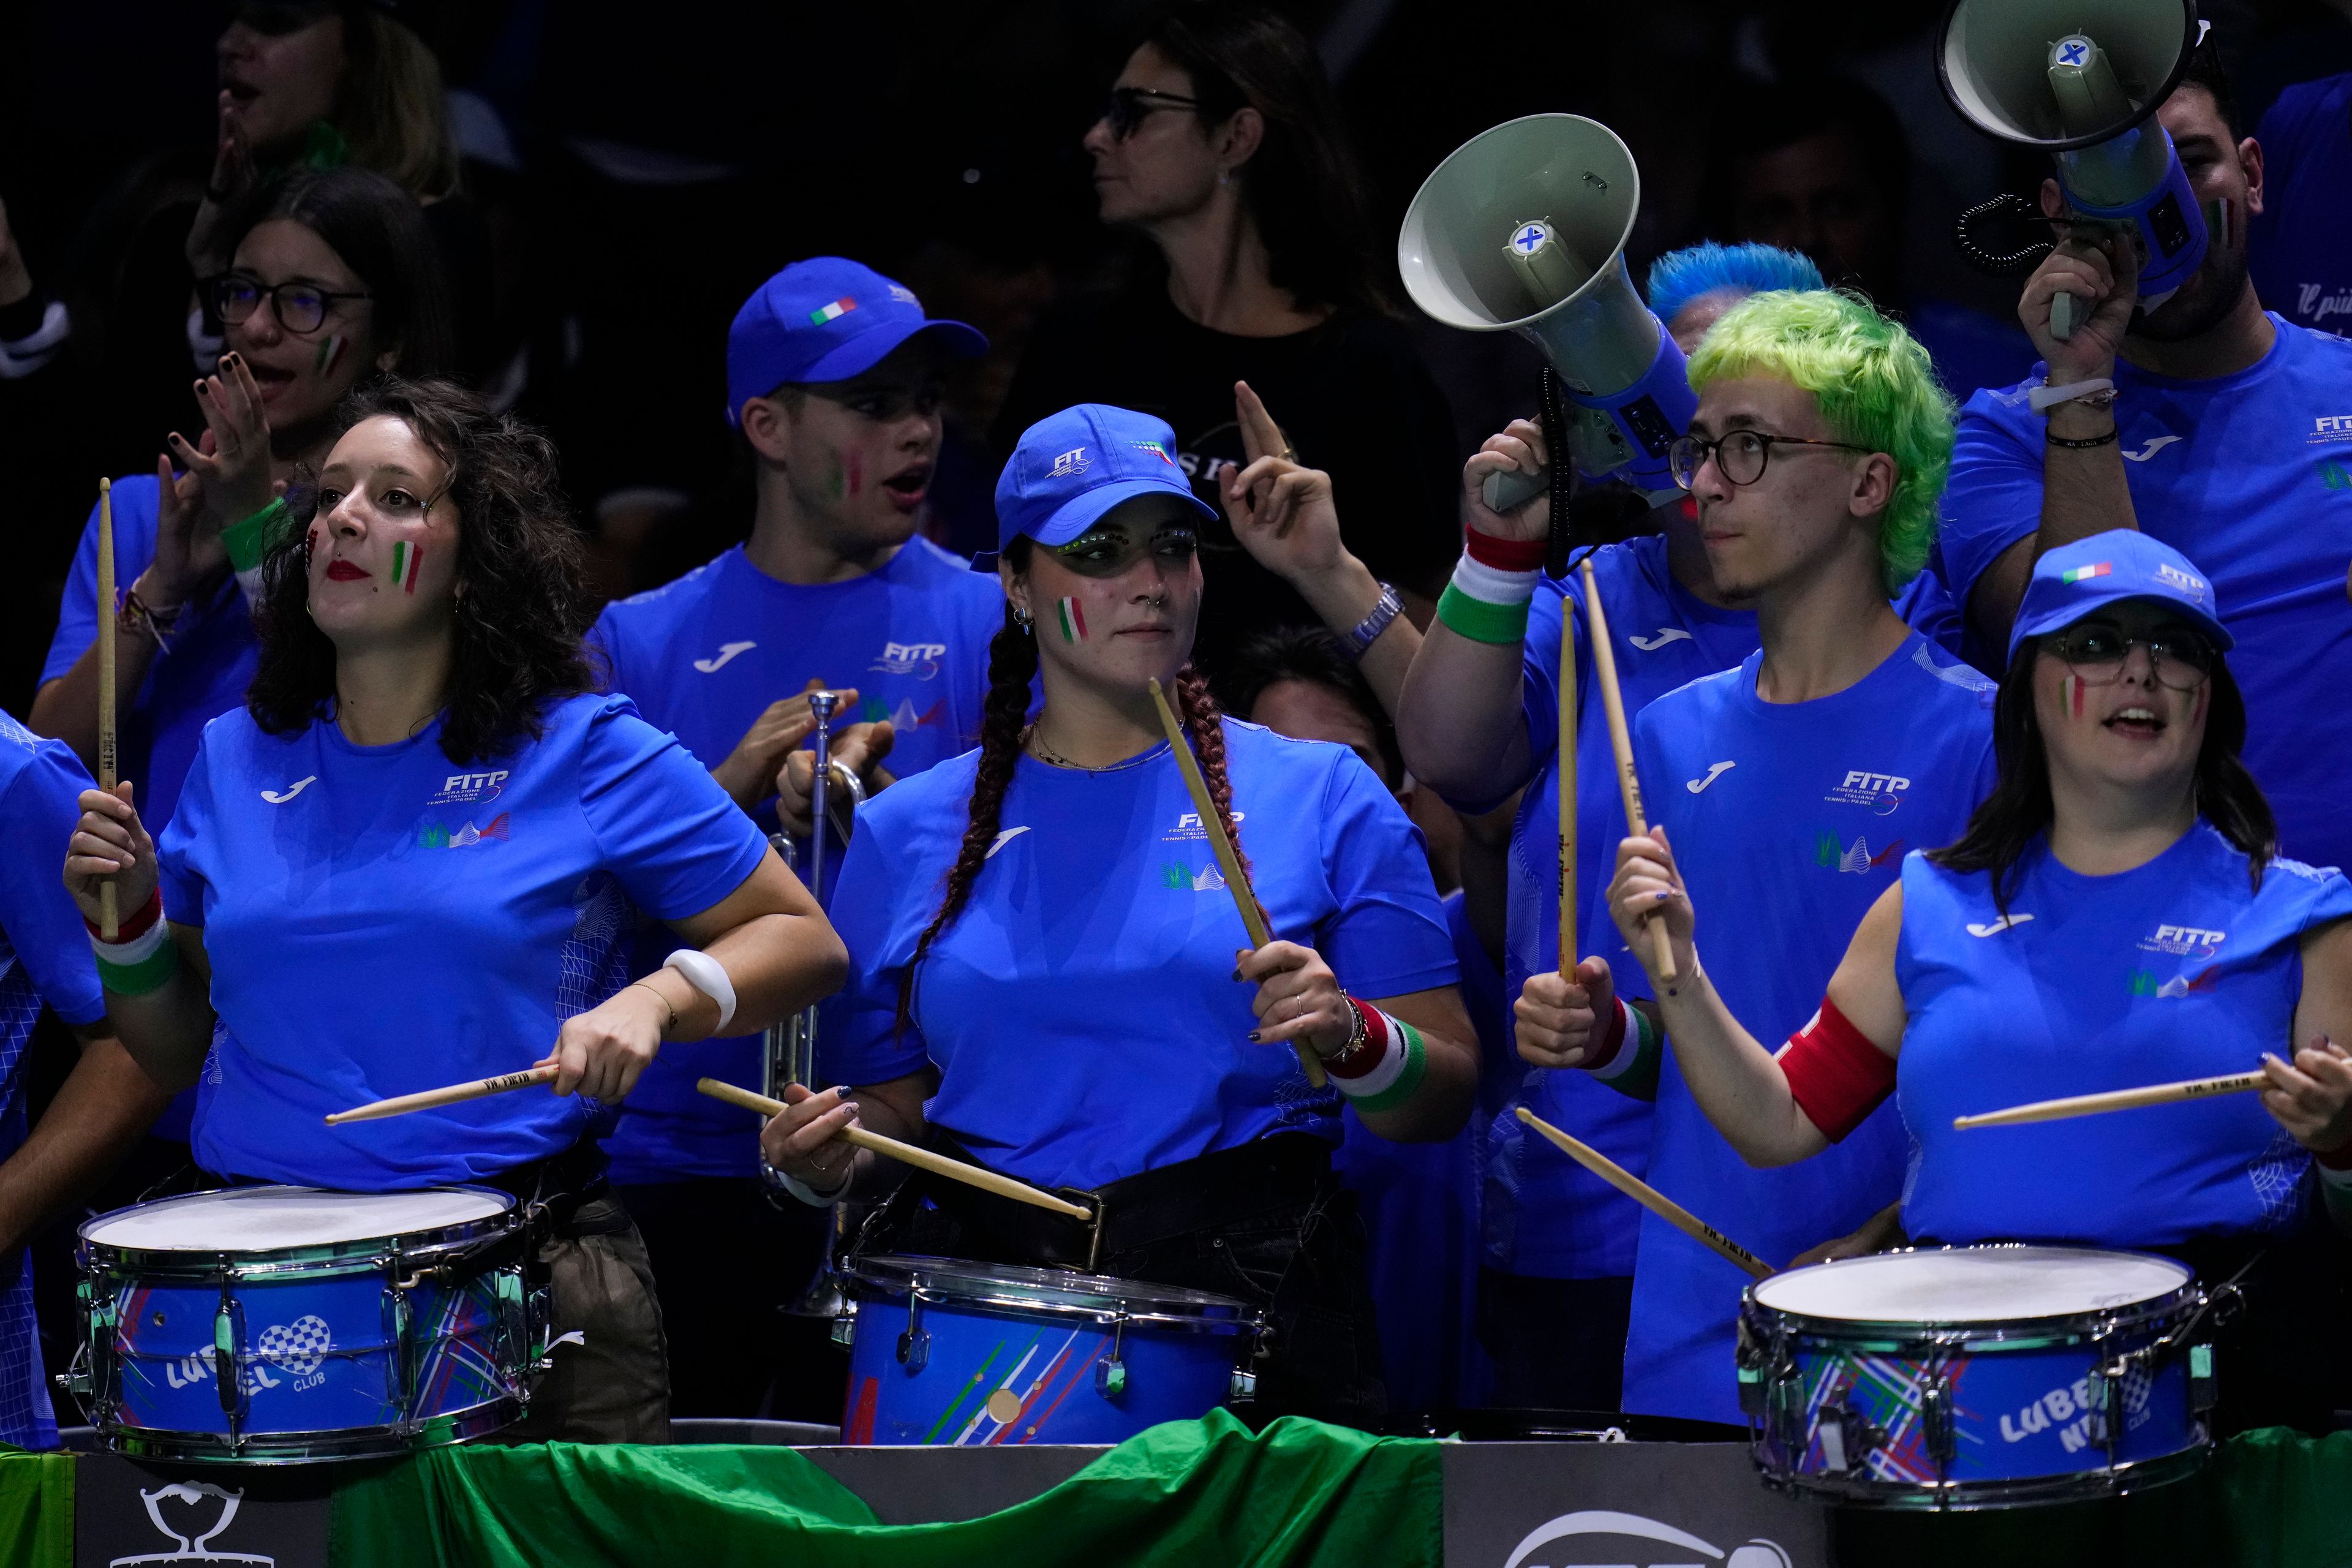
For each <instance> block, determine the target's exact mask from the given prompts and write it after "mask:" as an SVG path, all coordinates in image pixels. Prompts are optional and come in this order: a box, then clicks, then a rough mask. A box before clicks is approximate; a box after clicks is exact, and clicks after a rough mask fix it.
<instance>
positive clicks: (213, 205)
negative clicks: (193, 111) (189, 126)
mask: <svg viewBox="0 0 2352 1568" xmlns="http://www.w3.org/2000/svg"><path fill="white" fill-rule="evenodd" d="M253 177H254V176H253V147H252V143H251V142H250V140H249V139H248V138H247V135H246V132H245V117H244V115H243V113H242V112H241V111H240V110H238V108H237V106H236V99H235V98H233V97H231V96H230V95H229V90H228V89H226V88H223V89H221V92H220V109H219V118H218V121H217V129H216V131H215V137H214V142H213V172H212V178H211V179H210V180H209V181H207V182H206V184H205V201H204V205H202V206H200V207H198V208H197V209H196V220H195V222H194V223H193V224H191V225H189V226H188V243H187V257H188V265H189V266H190V267H191V268H194V271H195V274H196V276H197V277H198V278H211V277H214V276H215V275H217V274H219V273H222V272H226V270H228V262H229V258H228V247H227V243H226V242H227V218H228V211H229V209H230V208H231V207H233V206H235V205H236V204H237V202H238V201H239V200H241V199H242V198H243V197H244V195H245V194H246V193H247V192H248V191H250V190H251V189H253Z"/></svg>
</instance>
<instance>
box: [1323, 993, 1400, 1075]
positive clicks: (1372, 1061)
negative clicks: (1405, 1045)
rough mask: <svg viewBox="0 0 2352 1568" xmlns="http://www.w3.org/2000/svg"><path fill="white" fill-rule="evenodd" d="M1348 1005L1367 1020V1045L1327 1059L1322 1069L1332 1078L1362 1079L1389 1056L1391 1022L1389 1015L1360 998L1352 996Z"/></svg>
mask: <svg viewBox="0 0 2352 1568" xmlns="http://www.w3.org/2000/svg"><path fill="white" fill-rule="evenodd" d="M1348 1005H1349V1006H1350V1007H1353V1008H1354V1009H1355V1010H1356V1016H1357V1017H1359V1018H1361V1019H1362V1020H1363V1021H1364V1042H1363V1045H1362V1046H1361V1047H1359V1048H1358V1049H1357V1050H1355V1051H1352V1052H1349V1051H1341V1052H1340V1053H1339V1055H1338V1056H1336V1057H1331V1058H1327V1059H1326V1060H1325V1061H1324V1063H1323V1070H1324V1071H1325V1072H1327V1073H1328V1074H1330V1075H1331V1076H1332V1077H1333V1078H1362V1077H1363V1076H1364V1075H1365V1074H1366V1073H1369V1072H1370V1071H1371V1070H1372V1069H1373V1068H1376V1067H1378V1066H1380V1065H1381V1060H1382V1058H1386V1057H1387V1055H1388V1054H1389V1021H1388V1018H1387V1016H1386V1015H1384V1014H1382V1013H1381V1010H1380V1009H1379V1008H1378V1007H1375V1006H1373V1005H1371V1004H1370V1003H1368V1002H1366V1001H1364V1000H1363V999H1362V998H1360V997H1357V996H1350V997H1349V998H1348Z"/></svg>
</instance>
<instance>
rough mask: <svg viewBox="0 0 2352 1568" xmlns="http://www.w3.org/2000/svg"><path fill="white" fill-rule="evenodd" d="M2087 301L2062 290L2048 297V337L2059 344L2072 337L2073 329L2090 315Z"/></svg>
mask: <svg viewBox="0 0 2352 1568" xmlns="http://www.w3.org/2000/svg"><path fill="white" fill-rule="evenodd" d="M2090 313H2091V312H2090V309H2089V301H2087V300H2084V299H2083V298H2082V297H2081V296H2079V295H2075V294H2069V293H2067V292H2065V291H2064V290H2063V289H2061V290H2060V291H2059V292H2057V293H2055V294H2053V295H2051V296H2050V335H2051V336H2052V337H2053V338H2055V339H2057V340H2058V341H2059V342H2062V343H2063V342H2065V341H2066V340H2067V339H2069V338H2071V337H2073V336H2074V328H2075V327H2076V325H2077V324H2079V323H2080V322H2081V321H2084V319H2085V318H2087V317H2088V316H2089V315H2090Z"/></svg>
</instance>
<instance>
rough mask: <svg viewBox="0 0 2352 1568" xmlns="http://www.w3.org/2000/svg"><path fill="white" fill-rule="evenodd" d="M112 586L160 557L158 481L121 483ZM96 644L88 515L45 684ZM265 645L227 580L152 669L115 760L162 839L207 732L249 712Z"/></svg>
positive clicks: (184, 623) (194, 607)
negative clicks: (248, 698) (223, 719)
mask: <svg viewBox="0 0 2352 1568" xmlns="http://www.w3.org/2000/svg"><path fill="white" fill-rule="evenodd" d="M113 506H114V582H115V586H116V590H117V591H118V592H121V591H124V590H127V589H129V588H130V586H131V584H133V583H136V582H137V581H138V580H139V574H141V573H142V572H144V571H145V570H147V568H148V566H149V564H150V563H152V562H153V561H154V559H155V476H154V475H153V474H152V473H145V474H126V475H124V476H123V477H122V478H121V479H117V480H115V481H114V491H113ZM97 636H98V509H97V508H96V507H95V506H93V507H91V508H90V512H89V521H88V522H87V523H85V524H83V526H82V531H81V544H80V546H79V548H78V549H76V550H75V552H74V559H73V569H72V571H71V572H69V573H68V574H67V576H66V593H65V600H64V603H62V604H61V605H58V630H57V635H56V636H55V637H51V638H50V639H49V657H48V659H47V662H46V663H44V664H43V665H42V666H41V680H42V682H43V683H44V684H47V682H49V681H52V680H55V679H58V677H59V676H61V675H63V674H65V672H66V671H68V670H69V669H71V668H73V667H74V663H75V661H76V660H78V659H79V658H81V656H82V655H83V654H85V653H87V652H89V645H90V643H91V642H92V640H94V639H95V638H96V637H97ZM260 658H261V645H260V642H259V641H258V639H257V638H256V637H255V636H254V630H253V614H252V612H251V611H250V610H249V609H247V606H246V603H245V595H244V594H243V592H241V591H240V590H239V589H238V587H237V585H236V578H234V577H232V576H228V575H226V574H223V576H222V577H221V580H220V581H219V582H218V583H217V584H215V585H214V586H213V589H212V591H211V592H210V593H208V594H201V595H197V597H196V598H195V599H194V600H192V601H190V603H189V605H188V606H187V608H186V609H185V610H184V612H183V613H182V615H181V616H180V624H179V626H177V627H176V628H175V629H174V630H173V633H172V650H171V651H170V652H169V653H158V654H156V655H155V657H154V659H153V661H152V662H151V663H150V664H149V665H148V667H147V678H146V679H144V680H143V681H142V682H141V683H140V686H139V695H138V696H137V698H135V699H134V700H132V702H131V706H130V707H129V709H128V710H125V711H124V713H123V714H122V728H121V735H120V738H119V742H118V744H119V752H118V755H119V757H120V760H121V770H122V776H123V777H124V778H127V779H130V780H132V781H133V782H135V783H136V784H138V786H139V816H140V820H142V822H144V823H146V825H147V830H148V831H149V832H150V833H153V834H155V835H157V836H158V837H161V836H162V834H163V827H164V826H165V825H166V824H167V823H169V822H170V821H171V820H172V811H173V806H174V805H176V804H177V803H178V801H179V798H180V786H181V781H182V780H184V778H186V777H187V773H188V768H189V765H190V764H191V763H194V761H195V756H196V745H197V742H199V741H200V740H201V739H202V737H203V735H204V732H205V725H207V724H209V723H211V722H212V721H214V720H215V719H217V718H219V717H220V716H221V715H222V714H224V713H226V712H229V711H231V710H234V709H236V708H240V707H242V706H244V704H245V689H246V688H247V686H249V685H251V684H252V683H253V672H254V669H255V667H256V666H257V664H258V663H259V662H260Z"/></svg>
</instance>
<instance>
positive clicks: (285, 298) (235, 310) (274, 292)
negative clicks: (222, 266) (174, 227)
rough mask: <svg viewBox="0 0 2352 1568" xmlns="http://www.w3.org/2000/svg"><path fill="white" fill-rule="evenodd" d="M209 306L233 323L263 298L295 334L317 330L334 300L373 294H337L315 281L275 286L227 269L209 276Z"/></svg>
mask: <svg viewBox="0 0 2352 1568" xmlns="http://www.w3.org/2000/svg"><path fill="white" fill-rule="evenodd" d="M211 286H212V296H213V310H214V311H215V313H216V314H217V315H219V317H220V319H221V320H222V321H226V322H227V323H229V324H230V325H231V326H236V325H238V324H240V323H242V322H244V321H249V320H251V319H252V316H253V313H254V312H255V311H256V310H259V309H261V302H262V300H268V301H269V309H270V310H271V311H272V313H274V314H275V315H276V316H277V317H278V325H279V326H281V327H283V328H285V329H286V330H287V331H289V332H293V333H296V334H297V335H301V334H307V333H310V332H315V331H318V330H319V329H320V327H323V326H325V325H326V324H327V311H328V310H330V309H331V308H332V306H333V305H334V302H335V301H336V300H373V299H374V298H375V296H374V295H373V294H364V293H362V294H338V293H334V292H332V291H331V290H329V289H321V288H320V287H319V286H318V285H317V284H315V283H280V284H278V286H277V287H276V288H274V289H273V288H271V287H269V286H268V284H265V283H264V282H262V281H261V279H258V278H248V277H247V276H245V275H244V274H243V273H239V272H231V273H227V274H226V275H225V276H222V277H219V278H215V279H212V280H211Z"/></svg>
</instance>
